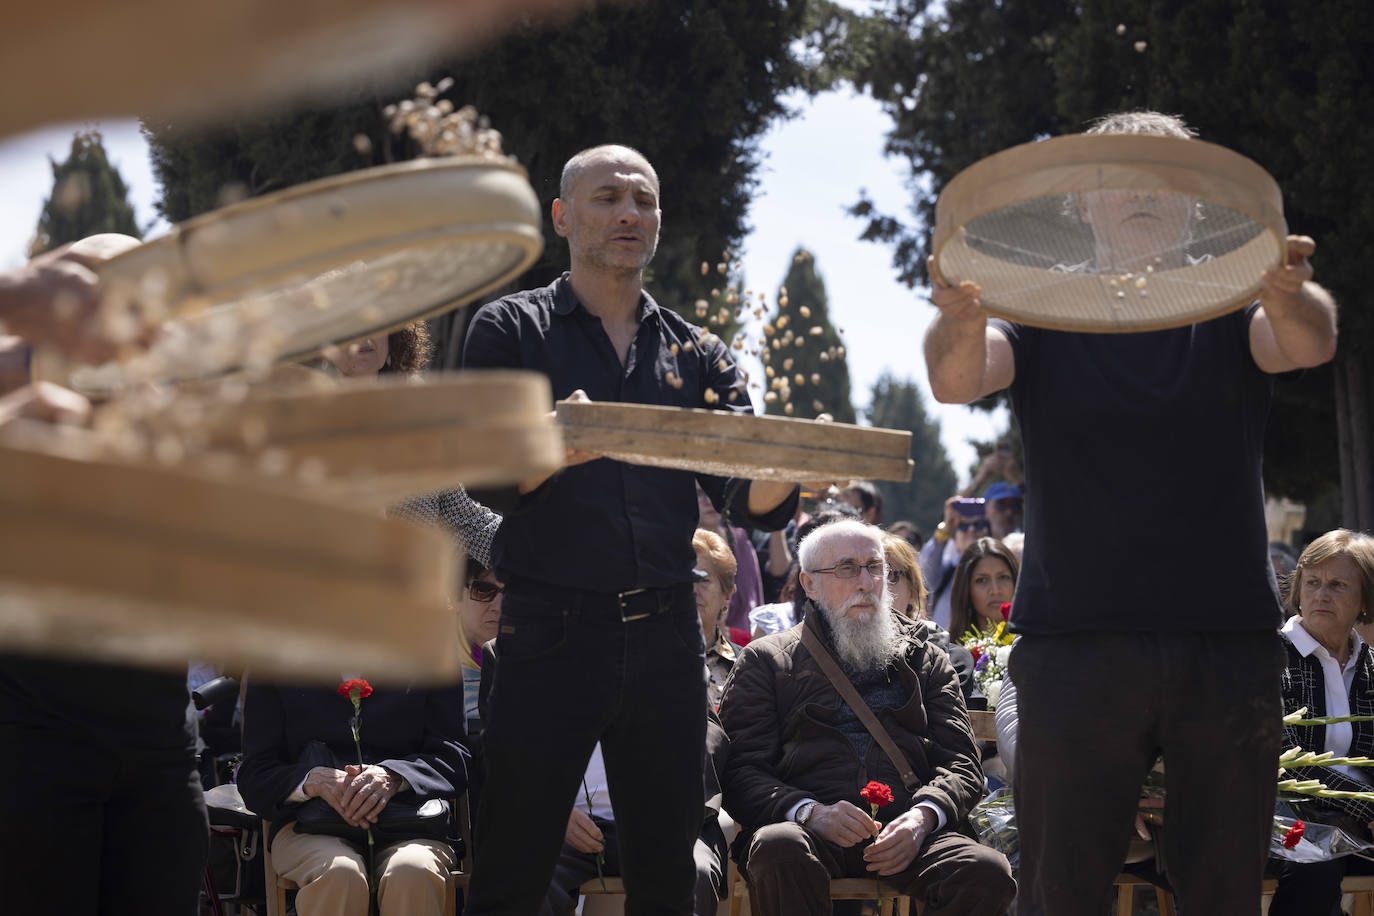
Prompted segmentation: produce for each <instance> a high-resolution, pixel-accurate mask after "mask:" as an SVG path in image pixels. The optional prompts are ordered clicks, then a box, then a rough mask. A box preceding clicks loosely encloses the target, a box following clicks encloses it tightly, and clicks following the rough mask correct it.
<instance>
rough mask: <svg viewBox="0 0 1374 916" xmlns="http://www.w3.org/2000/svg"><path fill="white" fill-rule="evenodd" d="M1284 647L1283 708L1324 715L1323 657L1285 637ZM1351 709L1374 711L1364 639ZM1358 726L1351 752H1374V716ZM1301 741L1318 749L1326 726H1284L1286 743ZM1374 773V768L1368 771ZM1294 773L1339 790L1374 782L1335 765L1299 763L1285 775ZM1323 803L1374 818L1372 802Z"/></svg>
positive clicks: (1373, 678) (1373, 663)
mask: <svg viewBox="0 0 1374 916" xmlns="http://www.w3.org/2000/svg"><path fill="white" fill-rule="evenodd" d="M1283 648H1284V651H1286V652H1287V653H1288V665H1287V667H1286V668H1284V671H1283V682H1282V683H1283V712H1284V714H1285V715H1287V714H1289V713H1292V712H1296V711H1297V710H1299V709H1302V708H1303V707H1304V706H1306V707H1307V715H1308V716H1309V717H1317V716H1324V715H1326V679H1325V677H1324V676H1323V675H1322V666H1321V662H1320V661H1318V660H1317V657H1316V655H1315V654H1313V655H1309V656H1307V657H1306V658H1304V657H1303V655H1302V653H1301V652H1299V651H1298V650H1297V647H1296V646H1294V645H1293V643H1291V642H1290V641H1289V640H1288V637H1287V636H1284V639H1283ZM1350 714H1351V715H1352V716H1374V653H1371V651H1370V648H1369V646H1368V645H1367V644H1364V643H1361V645H1360V655H1359V658H1358V660H1357V661H1356V663H1355V680H1354V683H1353V684H1352V685H1351V687H1350ZM1351 729H1352V731H1353V732H1354V734H1353V736H1352V737H1351V740H1350V753H1349V754H1348V755H1347V756H1350V757H1374V722H1352V723H1351ZM1293 747H1301V748H1302V749H1303V750H1306V751H1314V752H1317V753H1320V752H1321V751H1323V750H1325V749H1326V726H1324V725H1312V726H1307V727H1303V728H1299V727H1296V726H1293V725H1285V726H1284V727H1283V749H1284V750H1285V751H1286V750H1288V749H1290V748H1293ZM1367 772H1369V773H1370V775H1371V777H1374V770H1369V771H1367ZM1290 776H1291V777H1292V778H1294V779H1319V780H1321V782H1322V783H1323V784H1324V785H1326V786H1327V788H1330V789H1336V790H1338V791H1341V792H1367V791H1369V790H1370V788H1371V786H1370V785H1369V783H1366V782H1362V781H1361V780H1359V779H1356V778H1354V777H1351V776H1347V775H1346V774H1345V773H1342V772H1340V771H1338V770H1336V769H1334V768H1332V767H1298V768H1296V769H1292V770H1288V771H1287V772H1286V773H1285V774H1284V777H1285V778H1287V777H1290ZM1322 804H1323V805H1325V806H1330V807H1334V808H1337V809H1340V810H1342V811H1344V812H1345V813H1346V814H1349V815H1350V816H1351V817H1353V818H1355V819H1357V820H1358V821H1359V822H1360V823H1361V824H1368V823H1369V822H1370V821H1374V804H1371V803H1370V802H1362V801H1356V800H1354V799H1323V800H1322Z"/></svg>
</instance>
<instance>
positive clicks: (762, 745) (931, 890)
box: [720, 520, 1016, 916]
mask: <svg viewBox="0 0 1374 916" xmlns="http://www.w3.org/2000/svg"><path fill="white" fill-rule="evenodd" d="M798 559H799V562H800V565H801V569H802V572H801V585H802V588H804V589H805V590H806V594H807V597H808V598H809V605H808V608H807V615H806V618H805V620H804V621H803V622H802V623H800V624H798V625H797V626H795V627H793V628H792V629H790V630H787V631H785V632H782V633H777V634H774V635H771V636H765V637H763V638H761V639H756V640H755V641H754V642H752V643H750V644H749V646H748V647H747V648H746V649H745V650H744V652H743V654H742V655H741V657H740V659H739V661H737V662H736V663H735V669H734V673H733V675H732V677H731V679H730V682H729V684H727V685H726V688H725V695H724V697H723V698H722V701H721V706H720V717H721V720H722V722H723V723H724V725H725V730H726V732H727V734H728V735H729V736H730V762H729V766H728V768H727V770H726V776H725V808H726V810H728V811H729V812H730V813H731V814H732V815H733V816H734V817H735V819H736V820H738V821H739V822H740V824H741V825H742V826H743V828H744V830H743V832H742V833H741V835H740V837H739V838H738V839H737V840H736V846H735V853H736V856H737V857H739V856H741V854H745V853H747V855H745V856H743V860H742V862H741V867H742V868H743V870H744V873H745V874H746V876H747V877H748V881H749V884H750V887H751V889H752V891H753V896H754V900H755V903H756V904H757V907H758V909H759V910H760V912H761V914H762V916H774V914H779V916H781V914H786V916H797V914H812V913H815V914H822V913H829V912H830V893H829V888H830V879H831V878H832V877H869V876H881V877H882V878H883V879H884V880H885V881H887V882H888V883H890V884H892V885H894V886H895V887H897V888H899V889H901V890H902V891H903V892H905V893H910V894H912V895H914V896H916V897H918V898H920V899H921V900H923V901H925V912H926V913H927V914H928V916H936V914H941V913H958V914H961V916H980V914H987V916H995V914H1000V913H1003V912H1005V910H1006V908H1007V905H1008V904H1009V903H1010V902H1011V900H1012V898H1013V897H1014V896H1015V894H1016V883H1015V881H1014V880H1013V879H1012V876H1011V868H1010V867H1009V866H1008V864H1007V860H1006V859H1005V858H1004V857H1003V856H1002V855H1001V853H998V852H996V851H994V850H992V849H989V848H988V847H985V846H980V845H979V844H978V843H977V842H975V841H974V840H971V839H969V838H968V837H966V836H963V835H962V834H960V833H958V832H956V831H955V830H954V829H952V828H953V827H955V826H956V825H957V824H959V823H960V822H961V821H963V820H964V818H965V817H966V816H967V814H968V812H969V809H970V808H971V807H972V806H973V805H974V804H975V803H976V802H977V801H978V799H979V798H981V797H982V794H983V772H982V767H981V766H980V764H979V757H978V748H977V746H976V744H975V743H974V739H973V732H972V729H971V727H970V725H969V719H968V713H967V711H966V710H965V708H964V699H963V694H962V693H961V692H960V689H959V679H958V677H957V676H956V674H955V673H954V668H953V667H951V665H950V663H949V659H948V658H947V657H946V655H945V653H944V652H942V651H941V650H940V649H939V648H937V647H935V646H933V645H930V644H929V643H927V642H926V641H925V631H924V629H923V628H920V627H916V626H912V625H911V624H910V622H908V621H906V620H904V619H902V618H900V617H898V616H897V615H895V614H893V613H892V612H891V611H890V610H889V609H888V600H887V567H886V564H885V563H884V560H883V544H882V532H881V531H880V530H878V529H877V528H875V527H873V526H872V525H868V524H865V523H863V522H860V521H857V520H854V521H850V520H846V521H839V522H834V523H832V524H829V525H825V526H823V527H821V528H817V529H816V530H815V531H814V532H812V533H811V535H810V536H808V537H807V538H806V540H804V541H803V542H802V543H801V545H800V546H799V549H798ZM807 630H810V631H811V633H810V634H807V633H806V631H807ZM822 651H824V652H827V653H829V654H830V655H831V656H832V657H833V658H834V659H835V660H836V661H838V663H839V667H838V669H837V670H836V672H835V673H836V675H837V676H839V677H844V678H846V679H847V680H848V682H849V683H850V684H851V685H852V686H853V688H854V689H855V690H856V691H857V693H858V695H859V696H860V697H862V699H863V701H864V705H866V706H867V707H868V708H869V709H871V710H872V711H873V713H874V715H875V716H876V719H877V721H878V723H880V724H881V725H882V727H883V729H885V730H886V732H887V733H888V735H890V736H891V741H892V743H893V744H895V746H896V748H895V750H897V751H898V752H899V756H900V757H903V758H905V759H904V761H903V765H902V767H901V769H899V768H898V767H897V765H896V764H894V763H893V761H892V759H890V757H889V754H888V753H887V752H885V751H884V750H883V748H882V747H881V745H880V742H879V740H878V739H876V738H875V737H874V736H873V734H872V733H871V732H870V731H869V730H868V728H867V727H866V726H865V725H864V723H863V722H862V721H861V719H860V717H859V715H857V714H856V713H855V712H854V709H853V708H851V706H850V704H849V702H847V701H846V700H845V699H844V698H843V696H842V695H841V693H840V691H839V690H838V689H837V687H836V686H835V685H834V683H832V681H831V679H830V676H828V675H827V674H826V673H825V672H824V671H823V670H822V666H821V663H820V662H819V661H818V660H817V656H818V655H819V654H820V653H821V652H822ZM856 705H857V704H856ZM903 773H905V774H906V780H905V783H904V781H903ZM870 780H872V781H877V782H881V783H885V784H886V785H888V786H890V787H891V789H892V793H893V796H894V801H893V802H892V803H891V804H890V805H887V806H886V807H884V808H882V809H881V810H880V811H879V813H878V817H879V819H880V820H874V819H873V818H872V817H870V816H869V810H870V809H869V807H868V804H867V803H866V802H865V801H864V800H863V799H862V798H861V797H860V794H859V790H860V788H862V787H863V786H864V785H866V784H867V783H868V782H869V781H870Z"/></svg>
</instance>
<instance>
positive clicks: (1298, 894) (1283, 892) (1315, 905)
mask: <svg viewBox="0 0 1374 916" xmlns="http://www.w3.org/2000/svg"><path fill="white" fill-rule="evenodd" d="M1269 873H1270V874H1271V875H1273V876H1274V877H1275V878H1278V879H1279V887H1278V890H1276V891H1275V892H1274V899H1273V900H1272V901H1270V903H1269V916H1332V914H1335V913H1339V912H1340V902H1341V881H1343V880H1344V879H1345V876H1346V875H1370V874H1374V862H1370V861H1369V860H1368V859H1362V858H1360V857H1359V856H1343V857H1341V858H1339V859H1332V860H1331V861H1329V862H1303V863H1299V862H1290V861H1288V860H1287V859H1271V860H1270V861H1269Z"/></svg>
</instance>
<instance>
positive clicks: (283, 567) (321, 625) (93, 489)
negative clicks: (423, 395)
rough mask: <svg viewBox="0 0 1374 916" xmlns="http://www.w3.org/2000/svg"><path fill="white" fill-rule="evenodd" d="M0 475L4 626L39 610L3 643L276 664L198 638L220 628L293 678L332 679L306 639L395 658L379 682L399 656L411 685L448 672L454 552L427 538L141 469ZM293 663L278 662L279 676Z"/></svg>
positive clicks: (452, 661) (352, 514)
mask: <svg viewBox="0 0 1374 916" xmlns="http://www.w3.org/2000/svg"><path fill="white" fill-rule="evenodd" d="M0 468H3V469H4V471H6V472H7V473H5V474H3V475H0V480H2V481H3V482H0V539H2V540H3V541H4V542H5V544H6V545H7V547H6V550H5V551H4V552H3V553H0V596H2V597H3V600H0V615H3V614H4V613H5V609H7V608H8V609H9V610H11V611H13V613H14V614H16V615H17V614H19V613H20V611H22V610H23V609H24V608H28V609H29V610H30V611H32V610H34V609H35V608H36V611H37V616H36V619H37V621H38V623H37V624H35V622H34V619H32V616H31V619H29V620H28V625H27V628H25V627H23V626H20V622H16V619H5V620H0V641H3V642H4V643H5V644H6V645H13V646H14V647H16V648H20V649H23V650H26V651H46V649H52V650H53V651H55V652H58V653H59V654H68V655H70V654H78V655H79V654H83V653H85V654H87V655H90V656H94V657H103V654H102V652H101V651H100V647H99V646H86V647H80V646H78V647H72V646H65V647H64V646H49V647H44V646H43V645H42V639H43V635H42V634H43V633H44V632H49V633H52V634H73V633H82V632H87V633H91V634H97V635H99V634H101V633H106V634H107V635H109V637H110V638H115V637H117V636H118V637H121V638H123V639H124V642H125V648H124V650H122V652H121V653H120V654H122V655H123V656H131V657H132V659H133V660H142V661H146V662H148V663H151V664H167V663H168V662H169V658H168V657H167V655H166V652H165V651H163V652H162V653H161V654H159V650H158V647H159V646H166V645H168V644H171V645H174V646H182V645H185V644H190V645H193V646H194V647H195V648H196V650H197V652H198V657H202V658H205V659H207V660H210V661H223V662H226V663H242V662H244V661H246V660H250V658H252V660H255V661H257V662H266V663H268V664H271V663H272V662H271V659H272V657H273V652H274V651H275V650H272V649H270V648H267V649H264V650H263V651H262V652H261V653H256V656H257V657H254V656H255V653H254V652H253V651H252V648H251V645H243V644H240V645H237V646H235V645H232V644H233V643H234V641H235V639H236V636H234V634H232V633H230V634H227V635H226V634H224V633H221V636H220V640H219V641H220V642H224V643H225V645H219V644H217V642H216V640H213V639H208V638H207V639H200V638H198V637H197V635H196V634H197V631H198V630H199V629H204V630H205V632H206V633H207V634H210V633H214V632H216V631H223V630H224V629H225V627H224V626H222V621H226V620H227V621H233V622H235V624H238V625H241V626H242V627H244V628H246V629H247V631H249V632H253V633H256V634H258V636H259V637H260V638H262V639H268V640H270V639H273V638H277V639H281V640H285V641H286V642H289V643H291V644H292V645H295V646H297V649H298V652H299V654H300V655H301V657H300V658H299V659H297V660H296V661H298V662H299V666H298V667H299V670H298V671H296V673H297V674H298V675H299V676H307V675H309V676H313V677H316V678H320V677H326V676H327V675H328V672H330V671H333V675H332V676H336V675H337V670H338V666H339V664H340V663H341V662H340V660H339V659H338V658H330V657H329V656H327V655H324V654H321V653H314V652H312V651H311V650H310V649H309V647H308V643H309V639H308V637H309V635H310V634H311V633H313V632H322V633H324V634H326V636H325V638H323V640H322V644H324V645H329V646H333V647H334V648H336V649H338V648H340V647H342V648H343V649H344V650H346V654H347V655H348V656H349V657H350V658H356V659H358V660H360V661H369V660H370V661H374V662H377V663H383V662H385V660H386V659H392V662H386V664H387V665H389V667H388V668H387V670H386V674H387V675H388V676H390V677H400V676H401V675H402V673H403V672H401V671H400V670H399V667H398V666H397V665H396V664H395V663H394V662H395V660H396V659H399V658H401V657H404V656H406V655H408V656H409V657H410V658H411V659H412V664H413V669H414V670H413V674H414V675H415V676H425V677H431V678H443V677H448V676H450V675H451V674H452V672H453V671H455V670H456V655H455V654H454V651H453V650H452V645H453V642H452V639H451V638H448V637H451V632H450V631H451V623H452V620H451V615H450V614H448V613H447V611H446V608H445V604H444V594H445V591H446V589H448V588H449V586H450V584H451V583H450V581H449V580H450V578H451V574H452V564H453V561H454V557H453V550H452V548H451V547H450V546H449V545H448V544H447V542H446V541H445V540H444V539H443V538H442V537H441V536H439V535H438V534H437V533H435V532H432V531H427V530H423V529H419V528H416V527H413V526H408V525H403V524H400V523H397V522H389V521H386V520H385V519H382V518H379V517H376V516H375V515H373V514H368V513H363V512H357V511H352V510H347V509H342V508H337V507H332V506H325V505H321V504H318V503H315V502H312V501H307V500H303V499H298V498H293V497H291V496H288V495H285V494H281V493H272V492H269V491H260V490H255V489H253V488H248V487H241V486H235V485H229V484H224V483H217V482H212V481H205V480H197V479H196V478H193V477H186V476H182V475H178V474H174V473H168V472H155V471H150V470H148V469H145V468H131V467H122V466H116V465H105V464H100V463H90V462H73V461H69V460H65V459H56V458H52V457H51V456H42V455H32V454H29V455H19V454H17V453H16V450H13V449H0ZM102 493H103V496H102V495H101V494H102ZM234 506H237V507H238V511H231V507H234ZM107 606H108V608H109V609H123V613H122V615H115V614H113V613H112V612H111V611H108V610H107ZM139 609H143V610H142V611H140V610H139ZM381 611H384V612H381ZM145 612H146V613H145ZM112 618H114V619H112ZM398 621H400V622H403V626H400V627H397V626H396V624H397V622H398ZM26 633H27V634H28V635H27V636H26V635H25V634H26ZM35 634H37V635H36V636H35ZM143 638H146V640H147V642H148V645H149V649H148V651H147V652H146V653H145V655H146V656H147V657H146V658H143V659H140V658H139V657H138V656H139V649H138V645H139V642H138V641H139V639H143ZM34 639H37V640H38V642H37V644H35V642H34ZM183 661H184V659H183ZM295 667H297V666H296V665H294V664H286V663H285V660H284V661H283V664H282V665H281V666H279V669H280V670H279V671H278V673H283V674H285V673H290V671H289V670H288V669H292V668H295Z"/></svg>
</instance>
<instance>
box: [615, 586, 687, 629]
mask: <svg viewBox="0 0 1374 916" xmlns="http://www.w3.org/2000/svg"><path fill="white" fill-rule="evenodd" d="M674 591H675V590H674V589H671V588H632V589H630V590H629V591H627V592H616V595H615V601H616V609H617V610H618V611H619V612H620V622H621V623H629V622H630V621H631V620H643V619H644V618H645V617H653V616H654V615H655V614H665V613H667V612H668V611H671V610H672V609H673V593H674Z"/></svg>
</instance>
